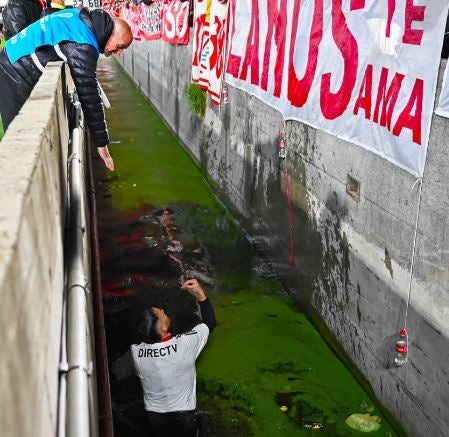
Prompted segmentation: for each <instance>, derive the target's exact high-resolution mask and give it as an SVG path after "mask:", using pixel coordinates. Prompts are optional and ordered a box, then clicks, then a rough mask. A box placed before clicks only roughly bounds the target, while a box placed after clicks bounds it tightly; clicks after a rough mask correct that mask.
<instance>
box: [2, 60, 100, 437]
mask: <svg viewBox="0 0 449 437" xmlns="http://www.w3.org/2000/svg"><path fill="white" fill-rule="evenodd" d="M69 88H70V89H73V85H72V83H71V79H70V77H69V74H68V70H66V69H64V68H63V69H61V64H51V65H49V66H47V68H46V70H45V72H44V74H43V75H42V78H41V80H40V81H39V83H38V84H37V85H36V87H35V89H34V90H33V92H32V94H31V96H30V98H29V100H28V101H27V103H26V104H25V105H24V107H23V108H22V110H21V112H20V114H19V115H18V116H17V117H16V118H15V120H14V121H13V122H12V124H11V125H10V127H9V129H8V131H7V132H6V134H5V136H4V138H3V140H2V142H1V143H0V302H1V305H0V345H1V358H0V430H1V431H0V434H1V435H2V437H3V436H4V437H19V436H20V437H28V436H30V437H31V436H33V437H35V436H38V437H49V436H55V435H56V425H57V401H58V380H59V362H60V345H61V322H62V309H63V296H64V282H65V278H64V247H63V243H64V228H65V224H66V207H67V158H68V157H67V153H68V150H67V148H68V140H69V127H68V119H67V116H68V114H67V107H68V106H67V102H68V100H67V97H68V89H69ZM86 239H87V236H86ZM86 241H87V240H86ZM86 247H87V248H88V247H89V246H88V245H86ZM87 264H88V258H87ZM89 305H90V302H89ZM89 305H88V308H87V310H88V311H89V313H91V307H90V306H89ZM91 320H93V318H91ZM91 332H93V331H91ZM90 347H91V350H93V340H92V342H91V344H90ZM94 368H95V367H94ZM92 382H93V385H92V387H91V397H92V399H91V402H92V405H93V407H94V408H95V405H96V388H95V387H96V386H95V380H93V381H92ZM92 423H93V428H94V430H95V427H96V423H97V421H96V418H95V417H93V421H92ZM93 435H96V433H94V434H93Z"/></svg>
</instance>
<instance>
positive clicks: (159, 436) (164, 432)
mask: <svg viewBox="0 0 449 437" xmlns="http://www.w3.org/2000/svg"><path fill="white" fill-rule="evenodd" d="M146 414H147V421H148V426H149V436H151V437H196V436H197V433H198V425H199V424H198V417H197V412H196V411H195V410H193V411H174V412H171V413H155V412H153V411H147V412H146Z"/></svg>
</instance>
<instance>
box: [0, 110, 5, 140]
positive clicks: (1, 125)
mask: <svg viewBox="0 0 449 437" xmlns="http://www.w3.org/2000/svg"><path fill="white" fill-rule="evenodd" d="M4 134H5V131H4V130H3V123H2V117H1V115H0V141H1V140H2V138H3V135H4Z"/></svg>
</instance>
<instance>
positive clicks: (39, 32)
mask: <svg viewBox="0 0 449 437" xmlns="http://www.w3.org/2000/svg"><path fill="white" fill-rule="evenodd" d="M132 40H133V35H132V32H131V28H130V26H129V24H128V23H127V22H126V21H125V20H122V19H120V18H114V19H112V18H111V16H110V15H109V14H108V13H107V12H106V11H104V10H101V9H95V10H92V11H89V10H88V9H85V8H84V9H82V10H81V11H78V10H77V9H70V10H66V11H64V10H63V11H60V12H55V13H53V14H51V15H47V16H45V17H43V18H41V19H40V20H38V21H36V22H35V23H33V24H31V25H29V26H28V27H26V28H25V29H23V30H22V31H21V32H20V33H19V34H17V35H15V36H14V37H12V38H11V39H9V40H8V41H7V42H6V45H5V47H4V49H3V50H0V114H1V117H2V121H3V128H4V130H6V129H7V128H8V126H9V124H10V123H11V121H12V120H13V119H14V117H15V116H16V115H17V114H18V113H19V111H20V109H21V107H22V106H23V104H24V103H25V101H26V100H27V99H28V97H29V95H30V94H31V91H32V90H33V88H34V86H35V85H36V83H37V82H38V80H39V78H40V76H41V75H42V72H43V71H44V68H45V66H46V65H47V63H48V62H51V61H60V60H63V61H64V62H66V63H67V64H68V66H69V68H70V72H71V75H72V78H73V81H74V83H75V87H76V90H77V93H78V96H79V99H80V102H81V107H82V109H83V112H84V116H85V119H86V122H87V125H88V127H89V130H90V133H91V136H92V140H93V143H94V144H95V146H96V147H97V149H98V153H99V154H100V156H101V158H102V159H103V161H104V163H105V165H106V167H107V168H108V169H109V170H111V171H112V170H114V161H113V160H112V157H111V155H110V154H109V150H108V144H109V135H108V130H107V126H106V120H105V117H104V109H103V104H102V102H101V97H100V92H99V87H98V82H97V75H96V68H97V61H98V57H99V54H100V53H104V54H105V55H106V56H110V55H111V54H113V53H116V54H118V53H120V52H121V51H122V50H123V49H126V48H127V47H128V46H129V45H130V44H131V42H132Z"/></svg>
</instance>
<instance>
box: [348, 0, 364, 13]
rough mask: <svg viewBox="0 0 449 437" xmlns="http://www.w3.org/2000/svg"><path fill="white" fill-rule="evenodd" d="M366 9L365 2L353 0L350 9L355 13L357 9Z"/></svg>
mask: <svg viewBox="0 0 449 437" xmlns="http://www.w3.org/2000/svg"><path fill="white" fill-rule="evenodd" d="M364 7H365V0H351V4H350V5H349V9H350V10H351V11H355V10H357V9H363V8H364Z"/></svg>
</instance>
